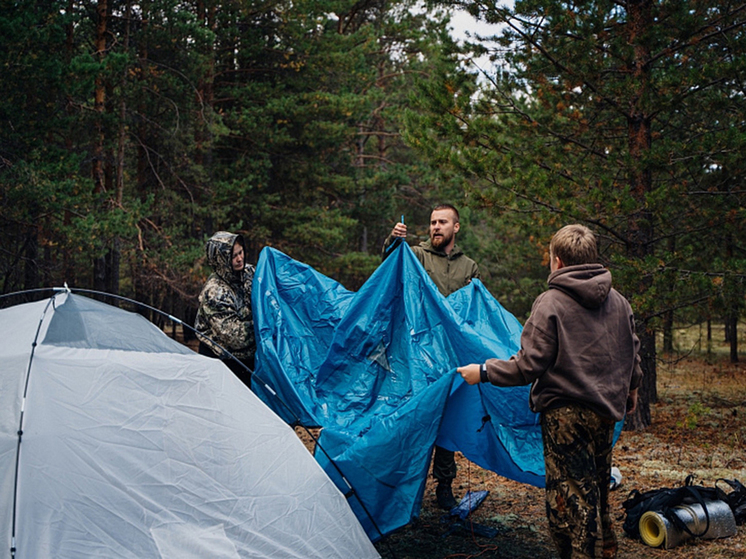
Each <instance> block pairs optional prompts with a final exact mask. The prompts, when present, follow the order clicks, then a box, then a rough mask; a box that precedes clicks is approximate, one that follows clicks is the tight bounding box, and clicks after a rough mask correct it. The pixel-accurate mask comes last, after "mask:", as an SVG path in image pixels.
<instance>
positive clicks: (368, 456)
mask: <svg viewBox="0 0 746 559" xmlns="http://www.w3.org/2000/svg"><path fill="white" fill-rule="evenodd" d="M252 304H253V310H254V321H255V329H256V333H257V358H256V363H257V366H256V371H255V373H256V376H257V377H258V379H260V380H261V381H263V382H265V383H266V384H267V385H268V386H269V387H271V390H269V389H267V388H266V387H265V386H264V385H263V384H262V382H255V383H254V384H253V387H254V390H255V391H256V393H257V394H258V395H259V396H260V398H262V400H264V401H265V403H267V404H268V405H269V406H270V407H271V408H272V409H273V410H274V411H275V412H276V413H278V414H279V415H280V416H281V417H283V419H285V420H286V421H287V422H288V423H291V424H293V423H296V424H302V425H306V426H317V427H322V431H321V435H320V437H319V446H320V447H321V448H323V450H324V452H321V451H319V450H318V449H317V450H316V458H317V460H318V462H319V463H320V464H321V465H322V466H323V467H324V469H325V470H326V472H327V473H328V474H329V476H330V477H331V478H332V479H334V480H335V482H336V483H337V484H338V486H339V487H340V489H341V490H342V491H343V492H345V493H349V488H348V487H347V484H346V483H345V482H344V481H343V479H342V476H340V474H339V472H341V473H342V475H343V476H344V478H345V479H346V480H347V482H348V483H349V484H350V485H351V487H352V489H353V490H354V497H355V498H351V499H350V504H351V506H352V508H353V510H354V511H355V513H356V514H357V516H358V518H359V519H360V521H361V523H362V524H363V527H364V528H365V530H366V532H367V533H368V535H369V536H370V538H371V539H372V540H373V541H375V540H377V539H379V538H380V537H381V536H382V535H385V534H387V533H389V532H391V531H393V530H395V529H397V528H399V527H401V526H404V525H405V524H407V523H408V522H410V521H411V520H412V518H415V517H417V516H419V511H420V508H421V504H422V497H423V492H424V488H425V482H426V480H427V473H428V466H429V463H430V455H431V451H432V447H433V445H434V444H435V443H436V441H437V444H438V445H439V446H442V447H445V448H449V449H452V450H458V451H460V452H462V453H463V454H464V455H465V456H466V457H467V458H468V459H469V460H471V461H472V462H474V463H476V464H477V465H479V466H481V467H483V468H486V469H489V470H492V471H493V472H496V473H498V474H500V475H502V476H505V477H507V478H510V479H513V480H517V481H520V482H524V483H529V484H532V485H536V486H539V487H542V486H543V484H544V462H543V455H542V443H541V428H540V426H539V418H538V415H537V414H534V413H533V412H531V411H530V410H529V407H528V391H529V387H527V386H526V387H518V388H498V387H495V386H492V385H475V386H469V385H467V384H466V383H465V382H464V381H463V379H461V377H460V375H458V373H457V372H456V367H457V366H459V365H463V364H468V363H479V362H482V361H484V360H485V359H487V358H490V357H498V358H503V359H507V358H508V357H510V356H511V355H513V354H514V353H515V352H516V351H517V350H518V348H519V341H520V333H521V329H522V328H521V325H520V323H519V322H518V320H516V318H515V317H514V316H513V315H511V314H510V313H509V312H507V311H506V310H505V309H504V308H503V307H502V306H501V305H500V304H499V303H498V302H497V301H496V300H495V299H494V297H492V295H490V293H489V292H488V291H487V289H486V288H485V287H484V285H483V284H482V283H481V282H480V281H479V280H474V281H472V282H471V284H470V285H468V286H467V287H464V288H462V289H460V290H459V291H457V292H455V293H453V294H452V295H450V296H449V297H447V298H445V297H443V296H442V295H441V294H440V293H439V292H438V290H437V288H436V287H435V285H434V284H433V283H432V281H431V280H430V278H429V277H428V275H427V273H426V272H425V270H424V268H423V267H422V266H421V265H420V263H419V262H418V260H417V258H416V257H415V256H414V253H413V252H412V251H411V249H410V248H409V247H408V246H407V245H406V244H401V245H400V247H399V248H397V249H395V250H394V251H393V252H392V254H391V255H390V256H389V257H388V258H387V259H386V260H385V261H384V262H383V263H382V264H381V266H380V267H379V268H378V269H377V270H376V271H375V273H374V274H373V275H372V276H371V277H370V278H369V279H368V281H367V282H366V283H365V285H363V287H362V288H361V289H360V290H359V291H358V292H351V291H348V290H347V289H345V288H344V287H342V286H341V285H340V284H339V283H337V282H336V281H334V280H332V279H330V278H328V277H326V276H324V275H322V274H320V273H318V272H316V271H315V270H314V269H313V268H311V267H310V266H307V265H305V264H303V263H300V262H298V261H296V260H293V259H291V258H290V257H288V256H287V255H285V254H283V253H281V252H279V251H277V250H274V249H272V248H265V249H264V250H263V251H262V253H261V256H260V259H259V262H258V265H257V271H256V275H255V279H254V288H253V301H252ZM272 391H274V392H276V394H277V395H276V396H275V394H273V393H272ZM330 461H331V462H330ZM332 462H333V463H332Z"/></svg>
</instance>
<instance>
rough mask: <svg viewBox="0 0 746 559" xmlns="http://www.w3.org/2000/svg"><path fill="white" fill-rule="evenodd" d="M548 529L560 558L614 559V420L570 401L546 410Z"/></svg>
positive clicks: (542, 422) (543, 424)
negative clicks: (611, 493)
mask: <svg viewBox="0 0 746 559" xmlns="http://www.w3.org/2000/svg"><path fill="white" fill-rule="evenodd" d="M541 431H542V438H543V441H544V462H545V466H546V508H547V519H548V520H549V531H550V533H551V536H552V540H553V541H554V544H555V546H556V547H557V549H558V550H559V552H560V557H561V559H581V558H583V559H585V558H591V557H593V558H596V557H602V558H604V559H613V558H614V557H616V553H617V540H616V535H615V534H614V530H613V526H612V522H611V515H610V514H609V479H610V475H611V449H612V441H613V436H614V422H613V421H611V420H609V419H604V418H603V417H601V416H600V415H598V414H596V413H594V412H592V411H591V410H589V409H588V408H585V407H583V406H577V405H569V406H565V407H561V408H556V409H552V410H548V411H545V412H543V413H542V414H541Z"/></svg>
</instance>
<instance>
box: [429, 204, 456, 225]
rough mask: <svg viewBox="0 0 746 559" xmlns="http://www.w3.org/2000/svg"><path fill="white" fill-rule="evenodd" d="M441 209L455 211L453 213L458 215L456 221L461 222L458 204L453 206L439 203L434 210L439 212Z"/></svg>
mask: <svg viewBox="0 0 746 559" xmlns="http://www.w3.org/2000/svg"><path fill="white" fill-rule="evenodd" d="M439 210H451V211H452V212H453V215H455V216H456V219H455V220H454V223H459V219H460V216H459V215H458V210H457V209H456V206H452V205H451V204H438V205H437V206H435V207H434V208H433V210H432V212H437V211H439ZM432 212H430V213H432Z"/></svg>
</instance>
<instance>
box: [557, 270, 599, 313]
mask: <svg viewBox="0 0 746 559" xmlns="http://www.w3.org/2000/svg"><path fill="white" fill-rule="evenodd" d="M548 283H549V288H550V289H559V290H560V291H562V292H563V293H566V294H568V295H569V296H570V297H572V298H573V299H575V300H576V301H577V302H578V303H580V304H581V305H583V306H584V307H586V308H588V309H596V308H598V307H600V306H601V305H602V304H603V302H604V301H606V298H607V297H608V295H609V291H611V272H609V270H607V269H606V268H604V267H603V266H602V265H601V264H579V265H577V266H565V267H564V268H560V269H559V270H557V271H555V272H552V273H551V274H550V275H549V280H548Z"/></svg>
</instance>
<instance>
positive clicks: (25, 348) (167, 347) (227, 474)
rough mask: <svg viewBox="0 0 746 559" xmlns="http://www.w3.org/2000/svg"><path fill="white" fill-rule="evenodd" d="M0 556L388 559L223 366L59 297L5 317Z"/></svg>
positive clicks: (0, 363)
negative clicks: (353, 558)
mask: <svg viewBox="0 0 746 559" xmlns="http://www.w3.org/2000/svg"><path fill="white" fill-rule="evenodd" d="M0 400H1V401H0V499H1V501H0V527H1V528H0V530H1V532H0V557H2V556H6V557H9V556H10V557H17V558H19V559H20V558H23V559H25V558H33V559H43V558H47V557H55V558H65V557H71V558H72V557H74V558H76V559H77V558H85V557H107V558H109V557H111V558H113V557H122V558H133V559H135V558H136V559H142V558H144V557H147V558H174V559H176V558H178V559H184V558H190V557H195V558H197V557H199V558H203V557H220V558H226V559H235V558H243V557H271V558H279V557H288V558H294V557H297V558H304V559H305V558H312V557H318V558H324V559H326V558H332V557H340V558H345V559H346V558H349V557H355V558H357V559H363V558H367V557H378V553H377V552H376V550H375V548H374V547H373V545H372V544H371V543H370V541H369V539H368V538H367V536H366V535H365V532H364V531H363V529H362V528H361V527H360V524H359V522H358V520H357V519H356V518H355V516H354V514H353V513H352V511H351V509H350V507H349V506H348V504H347V502H346V500H345V498H344V496H343V495H342V494H341V493H340V492H339V490H338V489H337V488H336V487H335V486H334V484H333V483H332V482H331V481H330V480H329V478H328V477H327V476H326V474H325V473H324V472H323V470H322V469H321V468H320V467H319V466H318V465H317V463H316V461H315V460H314V459H313V457H312V456H311V455H310V453H309V452H308V451H307V450H306V449H305V447H304V446H303V445H302V443H301V442H300V440H299V439H298V438H297V436H296V435H295V433H294V432H293V430H292V429H291V428H290V427H288V426H287V425H286V424H285V423H284V422H283V421H282V420H280V419H279V418H278V417H277V416H276V415H275V414H274V413H273V412H272V411H270V410H269V409H268V408H267V407H266V406H265V405H264V404H263V403H262V402H261V401H260V400H259V399H258V398H257V397H256V396H255V395H254V394H253V393H252V392H251V391H249V390H248V389H247V388H246V387H245V386H244V385H243V384H242V383H241V382H240V381H239V380H238V379H237V378H236V377H235V376H234V375H233V374H232V373H231V372H230V371H229V370H228V368H227V367H226V366H225V365H223V364H222V363H221V362H220V361H219V360H215V359H209V358H207V357H204V356H201V355H197V354H196V353H194V352H192V351H190V350H189V349H188V348H186V347H184V346H182V345H181V344H179V343H177V342H175V341H173V340H171V339H170V338H168V337H167V336H166V335H165V334H163V332H161V331H160V330H159V329H158V328H156V327H155V326H154V325H152V324H151V323H150V322H148V321H147V320H145V319H144V318H143V317H141V316H139V315H137V314H133V313H129V312H126V311H123V310H121V309H118V308H115V307H111V306H108V305H105V304H103V303H99V302H97V301H94V300H92V299H88V298H86V297H82V296H79V295H73V294H70V293H69V292H63V293H58V294H57V295H55V296H54V297H52V298H51V299H48V300H44V301H39V302H36V303H27V304H23V305H18V306H15V307H10V308H7V309H3V310H0Z"/></svg>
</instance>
